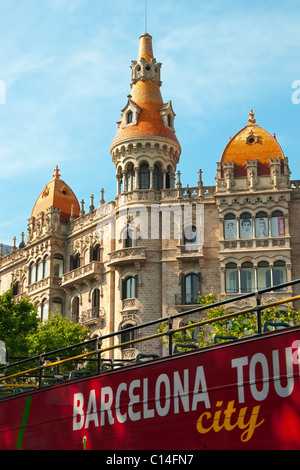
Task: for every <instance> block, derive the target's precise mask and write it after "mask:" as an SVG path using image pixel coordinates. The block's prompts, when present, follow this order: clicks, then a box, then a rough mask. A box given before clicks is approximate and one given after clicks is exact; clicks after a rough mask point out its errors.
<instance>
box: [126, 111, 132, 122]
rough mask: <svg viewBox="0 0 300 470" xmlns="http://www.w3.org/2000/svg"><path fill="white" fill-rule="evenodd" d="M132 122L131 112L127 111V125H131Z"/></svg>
mask: <svg viewBox="0 0 300 470" xmlns="http://www.w3.org/2000/svg"><path fill="white" fill-rule="evenodd" d="M132 121H133V112H132V111H129V113H127V124H131V123H132Z"/></svg>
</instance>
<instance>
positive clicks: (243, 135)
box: [221, 109, 284, 177]
mask: <svg viewBox="0 0 300 470" xmlns="http://www.w3.org/2000/svg"><path fill="white" fill-rule="evenodd" d="M270 158H271V159H273V158H277V159H279V160H282V162H283V160H284V154H283V151H282V149H281V147H280V145H279V143H278V142H277V140H276V137H275V135H274V136H272V135H271V134H270V133H269V132H267V131H266V130H265V129H263V128H262V127H260V126H258V125H257V124H256V121H255V119H254V113H253V111H252V109H251V111H250V114H249V120H248V124H247V125H246V126H245V127H244V128H243V129H241V130H240V131H239V132H238V133H237V134H236V135H235V136H234V137H233V138H232V139H230V141H229V142H228V144H227V145H226V147H225V149H224V152H223V154H222V157H221V162H223V163H228V162H234V174H235V176H237V177H238V176H246V175H247V168H246V162H247V160H248V161H250V160H253V161H255V160H257V161H258V174H259V175H268V174H270V166H269V160H270Z"/></svg>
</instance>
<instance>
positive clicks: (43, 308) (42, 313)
mask: <svg viewBox="0 0 300 470" xmlns="http://www.w3.org/2000/svg"><path fill="white" fill-rule="evenodd" d="M38 316H39V317H40V320H41V322H42V323H44V322H45V321H47V320H48V304H47V300H46V299H43V300H42V302H41V305H40V306H39V307H38Z"/></svg>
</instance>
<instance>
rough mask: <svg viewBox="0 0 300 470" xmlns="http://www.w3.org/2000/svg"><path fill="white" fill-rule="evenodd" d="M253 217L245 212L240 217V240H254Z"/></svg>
mask: <svg viewBox="0 0 300 470" xmlns="http://www.w3.org/2000/svg"><path fill="white" fill-rule="evenodd" d="M252 237H253V226H252V217H251V214H249V212H244V213H243V214H242V215H241V217H240V238H252Z"/></svg>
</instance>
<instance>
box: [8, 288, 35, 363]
mask: <svg viewBox="0 0 300 470" xmlns="http://www.w3.org/2000/svg"><path fill="white" fill-rule="evenodd" d="M38 325H39V319H38V315H37V308H36V306H35V305H33V304H32V303H31V302H29V300H28V298H27V297H24V298H22V300H20V301H17V302H16V301H15V300H14V297H13V294H12V289H10V290H9V291H8V292H6V293H5V294H3V295H2V296H0V340H2V341H4V343H5V345H6V349H7V351H8V353H9V355H10V356H27V354H28V339H27V336H28V334H29V332H31V331H36V330H37V328H38Z"/></svg>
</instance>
